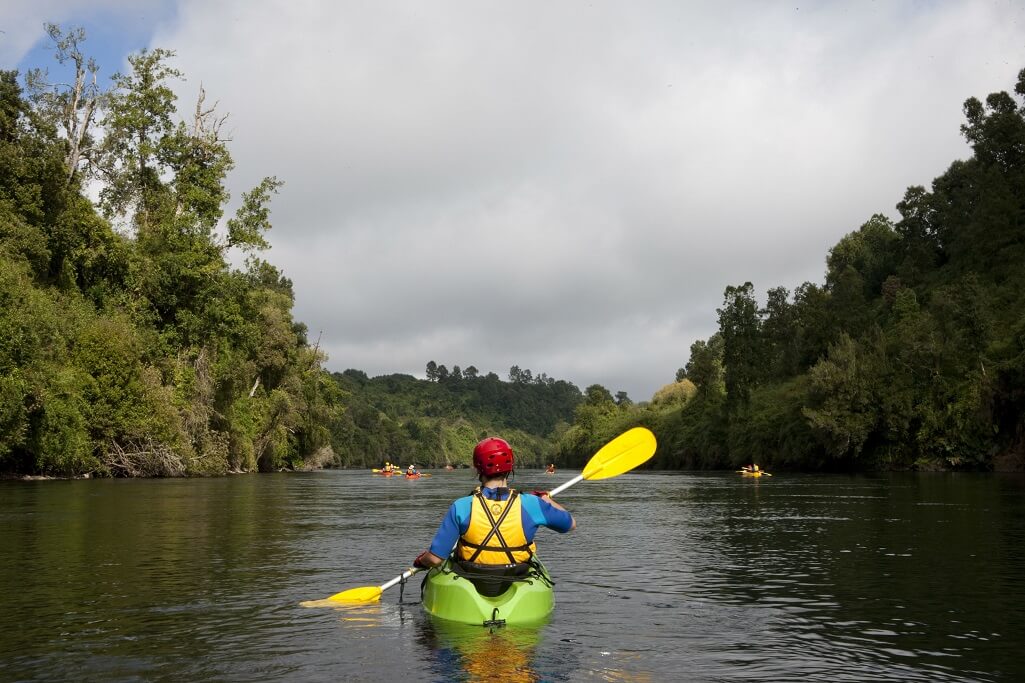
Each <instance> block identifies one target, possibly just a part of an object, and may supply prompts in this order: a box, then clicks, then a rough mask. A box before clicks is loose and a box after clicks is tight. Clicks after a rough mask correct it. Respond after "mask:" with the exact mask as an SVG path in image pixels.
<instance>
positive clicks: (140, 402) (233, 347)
mask: <svg viewBox="0 0 1025 683" xmlns="http://www.w3.org/2000/svg"><path fill="white" fill-rule="evenodd" d="M48 30H49V34H50V38H51V39H52V42H53V48H54V52H55V56H56V59H57V62H58V64H59V67H60V69H61V70H62V74H61V79H60V80H62V81H67V84H55V83H52V82H51V76H50V74H49V72H48V70H34V71H30V72H28V73H27V74H25V78H24V86H23V85H22V81H21V80H20V79H19V77H18V74H17V73H16V72H14V71H3V72H0V472H5V473H18V474H37V475H60V476H73V475H97V476H180V475H195V474H222V473H227V472H243V471H257V470H259V471H271V470H275V469H281V468H297V467H303V466H310V465H316V464H319V463H323V462H329V461H331V460H332V459H333V457H334V454H333V453H332V452H331V444H330V439H331V425H332V424H333V422H334V421H335V420H336V419H337V416H338V413H339V412H340V410H341V408H340V405H339V404H338V402H337V400H336V397H337V394H338V392H339V389H338V387H337V385H336V384H335V382H334V381H333V380H332V379H331V377H330V375H329V374H328V373H327V372H325V371H324V370H323V368H322V366H321V364H322V361H323V359H324V356H323V354H321V353H320V352H319V351H318V348H317V346H316V345H312V346H311V345H310V343H309V340H308V339H307V332H306V328H305V326H304V325H302V324H301V323H299V322H297V321H295V320H294V319H293V317H292V304H293V301H294V294H293V291H292V283H291V282H290V281H289V280H288V279H287V278H286V277H285V276H284V275H283V274H282V273H281V272H280V271H278V269H277V268H275V267H274V266H273V265H271V264H270V263H269V262H268V261H267V260H265V259H264V258H263V253H264V251H265V250H266V249H267V247H268V244H267V241H266V239H265V235H266V232H267V230H268V229H270V227H271V225H270V220H269V216H270V214H269V202H270V199H271V197H272V196H273V194H274V193H275V192H276V191H277V190H278V188H279V187H280V185H281V183H280V182H279V181H278V180H277V179H275V178H274V177H273V176H268V177H266V178H265V179H264V180H263V181H262V182H260V183H259V184H258V185H257V186H256V187H253V188H252V189H251V190H250V191H248V192H246V193H245V194H244V195H243V196H242V198H241V202H240V206H239V208H238V211H237V212H236V213H235V214H234V215H233V216H232V217H230V218H229V219H228V220H227V221H226V222H224V224H223V229H222V228H219V227H218V226H219V225H221V223H222V220H221V219H222V214H223V212H224V207H225V205H226V203H227V202H228V199H229V196H228V192H227V190H226V187H225V180H226V178H227V176H228V174H229V173H230V171H231V170H232V168H233V161H232V157H231V154H230V152H229V150H228V147H227V141H226V140H225V139H224V137H223V135H222V133H221V126H222V124H223V123H224V121H225V116H223V115H221V114H220V113H218V112H217V111H216V110H215V108H214V107H212V106H209V105H208V104H207V103H206V102H205V93H203V91H202V89H200V93H199V97H198V101H197V102H196V103H195V107H194V110H192V113H191V115H190V116H186V117H183V116H179V114H178V103H177V101H176V97H175V95H174V91H173V89H172V85H173V83H174V82H175V81H178V80H179V79H181V78H183V74H181V73H179V72H178V71H177V70H175V69H174V68H172V67H171V66H170V62H171V59H172V57H173V56H174V53H173V52H170V51H167V50H162V49H157V50H153V51H144V52H141V53H139V54H135V55H132V56H131V57H130V58H129V64H130V67H131V68H130V69H129V70H128V71H127V73H123V74H116V75H114V76H113V77H112V82H111V86H110V87H109V88H107V89H103V88H101V87H100V86H99V85H98V81H97V78H96V75H97V71H98V69H99V67H98V65H97V64H96V63H95V62H94V61H93V60H92V59H90V58H88V57H87V56H86V54H85V53H84V52H83V47H82V44H83V43H84V41H85V34H84V32H83V31H82V30H81V29H70V30H65V29H62V28H60V27H58V26H54V25H50V26H48ZM64 72H66V73H67V77H65V73H64ZM88 191H94V192H95V193H96V197H95V198H96V201H94V200H93V199H92V198H90V197H91V195H89V194H87V192H88ZM231 253H238V254H240V255H241V256H242V257H243V258H244V264H245V265H244V267H242V268H234V267H232V266H231V265H230V259H229V257H230V255H231Z"/></svg>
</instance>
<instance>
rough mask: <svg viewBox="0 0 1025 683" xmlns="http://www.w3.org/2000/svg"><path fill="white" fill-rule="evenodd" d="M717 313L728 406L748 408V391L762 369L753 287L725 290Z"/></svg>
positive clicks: (759, 333)
mask: <svg viewBox="0 0 1025 683" xmlns="http://www.w3.org/2000/svg"><path fill="white" fill-rule="evenodd" d="M717 311H718V313H719V334H720V335H721V336H722V340H723V366H724V370H725V375H724V378H723V379H724V381H725V383H726V399H727V404H728V405H729V406H730V407H731V408H735V407H737V406H739V405H745V404H747V402H748V400H749V398H750V396H751V389H753V388H754V386H755V384H756V383H757V382H758V378H759V374H760V373H761V369H762V367H763V356H764V354H763V352H762V346H761V338H760V337H761V329H760V326H761V323H760V321H759V318H758V305H757V303H756V302H755V298H754V285H752V284H751V283H750V282H745V283H744V284H743V285H741V286H739V287H733V286H730V287H727V288H726V291H725V293H724V295H723V307H722V308H720V309H717Z"/></svg>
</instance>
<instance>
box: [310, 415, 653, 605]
mask: <svg viewBox="0 0 1025 683" xmlns="http://www.w3.org/2000/svg"><path fill="white" fill-rule="evenodd" d="M656 447H657V444H656V442H655V435H654V434H652V433H651V432H650V431H649V430H647V429H645V428H644V427H634V428H633V429H630V430H628V431H625V432H623V433H622V434H620V435H619V436H617V437H616V438H615V439H613V440H612V441H609V442H608V443H607V444H605V445H604V446H602V447H601V450H599V451H598V452H597V453H595V454H594V455H593V456H592V457H591V459H590V460H589V461H588V462H587V466H586V467H584V471H583V473H582V474H578V475H577V476H575V477H573V478H572V479H570V480H569V481H567V482H566V483H565V484H561V485H559V486H557V487H555V488H554V489H552V490H551V491H550V492H549V493H548V495H549V496H554V495H555V494H557V493H562V492H563V491H565V490H566V489H568V488H569V487H570V486H573V485H574V484H576V483H579V482H581V481H583V480H585V479H587V480H592V481H593V480H597V479H611V478H612V477H618V476H619V475H621V474H624V473H626V472H629V471H630V470H632V469H634V468H635V467H638V466H639V465H643V464H644V463H646V462H647V461H648V460H650V459H651V456H653V455H655V448H656ZM419 571H421V570H420V569H417V568H416V567H411V568H409V569H407V570H406V571H404V572H402V573H401V574H399V575H398V576H396V577H395V578H394V579H392V580H390V581H386V582H385V583H382V584H381V585H380V586H361V587H359V588H350V589H349V590H345V591H342V592H341V593H335V594H334V595H332V596H331V597H329V598H327V600H314V601H311V602H304V603H302V605H303V606H305V607H320V606H322V605H325V604H330V603H332V602H341V603H350V604H358V603H366V602H377V601H378V600H380V599H381V593H383V592H384V591H386V590H388V589H389V588H391V587H392V586H394V585H395V584H397V583H399V582H401V581H404V580H406V579H408V578H409V577H411V576H413V574H416V573H417V572H419Z"/></svg>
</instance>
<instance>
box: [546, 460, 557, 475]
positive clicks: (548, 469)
mask: <svg viewBox="0 0 1025 683" xmlns="http://www.w3.org/2000/svg"><path fill="white" fill-rule="evenodd" d="M545 474H555V463H554V462H553V463H552V464H551V465H549V466H548V467H546V468H545Z"/></svg>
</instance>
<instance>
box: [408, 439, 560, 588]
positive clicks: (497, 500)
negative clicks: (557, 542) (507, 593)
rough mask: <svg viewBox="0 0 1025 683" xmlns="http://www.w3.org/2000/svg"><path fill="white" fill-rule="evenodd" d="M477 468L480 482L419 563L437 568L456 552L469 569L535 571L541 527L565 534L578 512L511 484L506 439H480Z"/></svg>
mask: <svg viewBox="0 0 1025 683" xmlns="http://www.w3.org/2000/svg"><path fill="white" fill-rule="evenodd" d="M473 466H474V468H475V469H476V470H477V475H478V478H479V479H480V486H479V487H477V488H476V489H475V490H474V491H473V493H472V494H470V495H469V496H464V497H462V498H459V499H457V500H456V501H455V502H454V503H452V505H451V506H450V507H449V509H448V514H446V515H445V517H444V519H442V521H441V526H440V527H439V528H438V532H437V533H436V534H435V535H434V540H433V541H431V547H430V549H429V550H425V551H424V552H422V553H420V554H419V555H417V557H416V559H415V560H414V561H413V566H414V567H419V568H421V569H429V568H430V567H436V566H438V565H440V564H442V563H443V562H444V561H445V558H447V557H448V556H449V555H453V559H454V560H455V561H456V563H457V564H458V565H459V566H460V567H461V568H462V569H463V570H465V571H467V572H468V573H474V574H477V575H479V574H481V573H485V574H495V575H500V576H515V575H519V574H521V573H525V572H526V570H527V569H529V561H530V559H531V557H533V555H534V551H535V546H534V542H533V541H534V534H535V533H537V530H538V528H539V527H542V526H545V527H548V528H549V529H554V530H555V531H558V532H559V533H566V532H568V531H571V530H573V529H575V528H576V521H575V520H574V519H573V515H571V514H570V513H569V512H568V511H567V510H566V508H564V507H562V506H561V505H559V504H558V503H556V502H555V501H554V500H552V499H551V497H550V496H549V495H548V492H547V491H534V492H533V493H520V492H519V491H517V490H516V489H511V488H509V475H511V474H512V472H513V469H514V456H513V450H512V447H511V446H509V444H508V442H506V441H505V440H504V439H499V438H497V437H490V438H487V439H484V440H483V441H481V442H480V443H478V444H477V446H476V447H475V448H474V449H473ZM453 548H454V550H453ZM489 569H491V570H494V571H490V572H489V571H488V570H489ZM475 583H476V582H475ZM478 590H480V585H479V584H478Z"/></svg>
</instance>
